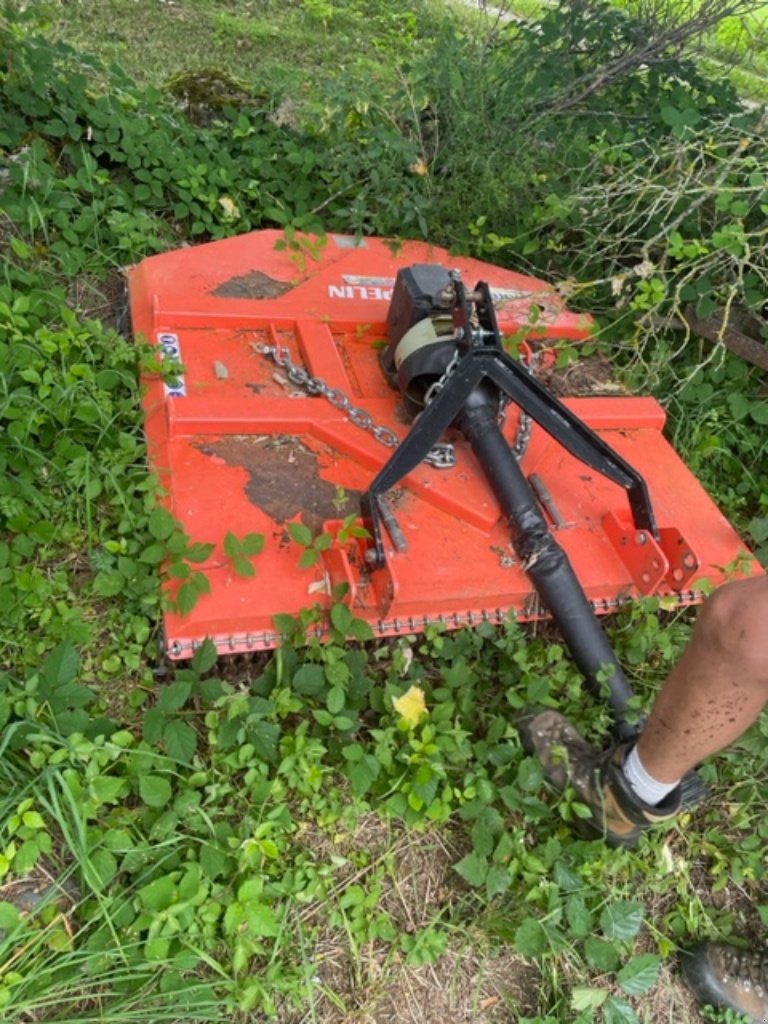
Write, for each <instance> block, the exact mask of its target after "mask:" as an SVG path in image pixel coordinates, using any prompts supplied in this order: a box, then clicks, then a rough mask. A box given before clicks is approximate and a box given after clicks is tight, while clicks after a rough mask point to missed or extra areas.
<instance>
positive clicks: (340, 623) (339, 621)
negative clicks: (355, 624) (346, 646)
mask: <svg viewBox="0 0 768 1024" xmlns="http://www.w3.org/2000/svg"><path fill="white" fill-rule="evenodd" d="M353 618H354V616H353V615H352V612H351V611H350V609H349V608H348V606H347V605H345V604H334V605H332V606H331V622H332V623H333V625H334V626H335V628H336V629H338V631H339V632H340V633H341V634H343V635H344V636H346V635H347V631H348V630H349V626H350V623H351V622H352V619H353Z"/></svg>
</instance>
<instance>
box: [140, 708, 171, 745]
mask: <svg viewBox="0 0 768 1024" xmlns="http://www.w3.org/2000/svg"><path fill="white" fill-rule="evenodd" d="M166 721H167V719H166V717H165V715H164V714H163V712H162V711H161V710H160V708H157V707H155V708H148V709H147V710H146V711H145V712H144V717H143V718H142V720H141V734H142V736H143V737H144V740H145V742H146V743H149V745H150V746H152V747H153V746H154V745H155V744H156V743H158V742H159V740H160V737H161V736H162V735H163V729H164V728H165V723H166Z"/></svg>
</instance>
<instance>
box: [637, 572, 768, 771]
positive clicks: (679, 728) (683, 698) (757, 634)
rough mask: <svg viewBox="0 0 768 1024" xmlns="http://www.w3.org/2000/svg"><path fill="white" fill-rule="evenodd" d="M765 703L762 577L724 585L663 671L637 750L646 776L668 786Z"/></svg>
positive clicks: (767, 650) (767, 607)
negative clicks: (675, 658) (675, 659)
mask: <svg viewBox="0 0 768 1024" xmlns="http://www.w3.org/2000/svg"><path fill="white" fill-rule="evenodd" d="M766 701H768V577H766V576H758V577H754V578H752V579H749V580H742V581H739V582H738V583H729V584H726V585H725V586H724V587H721V588H720V590H718V591H716V592H715V594H713V595H712V597H710V598H709V599H708V600H707V602H706V603H705V605H704V606H703V608H702V610H701V612H700V614H699V618H698V620H697V622H696V627H695V629H694V632H693V636H692V638H691V641H690V643H689V644H688V646H687V648H686V649H685V652H684V654H683V656H682V657H681V659H680V661H679V662H678V663H677V665H676V666H675V667H674V669H673V670H672V672H671V673H670V674H669V676H668V678H667V680H666V682H665V683H664V686H663V687H662V690H661V693H660V694H659V696H658V698H657V700H656V703H655V704H654V707H653V710H652V711H651V715H650V717H649V719H648V723H647V725H646V726H645V729H644V730H643V734H642V736H641V737H640V739H639V740H638V744H637V751H638V754H639V756H640V759H641V761H642V763H643V766H644V767H645V769H646V771H647V772H648V773H649V774H650V775H652V776H653V777H654V778H655V779H658V780H659V781H660V782H673V781H675V780H676V779H679V778H681V776H683V775H684V774H685V773H686V772H687V771H688V770H689V769H690V768H693V767H694V765H696V764H698V763H699V762H700V761H702V760H703V759H704V758H705V757H708V756H709V755H710V754H714V753H716V752H717V751H718V750H722V749H723V748H724V747H726V746H728V744H729V743H731V742H733V740H735V739H736V738H737V737H738V736H740V735H741V734H742V733H743V732H744V731H745V730H746V729H748V728H749V726H750V725H752V723H753V722H754V721H755V720H756V719H757V717H758V715H759V714H760V711H761V710H762V708H763V707H764V706H765V704H766Z"/></svg>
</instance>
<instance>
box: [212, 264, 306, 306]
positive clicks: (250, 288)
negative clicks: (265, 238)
mask: <svg viewBox="0 0 768 1024" xmlns="http://www.w3.org/2000/svg"><path fill="white" fill-rule="evenodd" d="M292 287H293V285H291V284H290V282H288V281H276V280H275V278H274V277H270V276H269V275H268V274H264V273H263V272H262V271H261V270H249V271H248V273H247V274H239V275H237V276H236V277H230V278H229V280H227V281H222V282H221V284H220V285H217V286H216V287H215V288H214V289H213V294H214V295H218V296H220V297H221V298H224V299H276V298H277V297H278V295H284V294H285V293H286V292H289V291H290V290H291V288H292Z"/></svg>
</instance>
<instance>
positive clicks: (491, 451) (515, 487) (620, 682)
mask: <svg viewBox="0 0 768 1024" xmlns="http://www.w3.org/2000/svg"><path fill="white" fill-rule="evenodd" d="M456 426H457V427H458V428H459V430H460V431H461V432H462V433H463V434H464V436H465V437H466V438H467V440H468V441H469V443H470V444H471V445H472V450H473V452H474V453H475V456H476V457H477V459H478V461H479V462H480V464H481V465H482V467H483V469H484V470H485V473H486V475H487V477H488V480H489V482H490V484H491V486H492V488H493V490H494V493H495V494H496V497H497V498H498V501H499V504H500V505H501V508H502V510H503V511H504V513H505V515H506V516H508V517H509V523H510V527H511V530H512V540H513V544H514V546H515V550H516V552H517V554H518V556H519V558H520V560H521V562H522V564H523V568H524V569H525V571H526V572H527V573H528V575H529V576H530V577H531V580H532V581H533V583H534V586H535V587H536V590H537V592H538V594H539V596H540V597H541V600H542V602H543V603H544V605H545V607H546V608H547V609H548V611H549V612H550V614H551V615H552V618H553V619H554V621H555V623H556V624H557V627H558V629H559V630H560V632H561V633H562V635H563V639H564V640H565V642H566V644H567V645H568V647H569V649H570V651H571V653H572V654H573V658H574V661H575V662H576V664H577V665H578V667H579V668H580V669H581V671H582V672H583V673H584V676H585V678H586V680H587V682H588V683H589V685H590V686H591V688H592V689H593V690H594V691H595V692H596V693H597V694H600V683H599V673H601V670H602V671H603V673H604V672H605V671H606V670H607V671H608V675H607V683H608V686H609V690H610V695H609V701H610V704H611V707H612V708H613V714H614V719H615V721H616V725H617V731H618V733H619V735H620V736H630V735H632V734H634V732H635V729H634V727H633V726H632V725H630V724H629V723H628V722H627V721H626V713H627V710H628V701H629V699H630V697H631V696H632V690H631V688H630V686H629V683H628V682H627V679H626V677H625V676H624V673H623V671H622V669H621V666H620V665H619V663H618V661H617V659H616V655H615V654H614V653H613V650H612V649H611V645H610V644H609V643H608V639H607V637H606V635H605V633H604V632H603V629H602V626H601V625H600V623H599V622H598V620H597V618H596V617H595V613H594V611H593V610H592V607H591V606H590V604H589V601H588V600H587V597H586V594H585V593H584V591H583V589H582V587H581V584H580V583H579V580H578V578H577V576H576V573H575V572H574V571H573V566H572V565H571V563H570V561H569V560H568V556H567V555H566V553H565V551H564V550H563V549H562V548H561V547H560V545H559V544H558V543H557V541H556V540H555V538H554V537H553V535H552V533H551V531H550V529H549V527H548V525H547V522H546V520H545V519H544V516H543V515H542V513H541V511H540V509H539V506H538V504H537V502H536V498H535V496H534V494H533V491H532V490H531V488H530V485H529V484H528V481H527V480H526V479H525V475H524V474H523V471H522V470H521V469H520V467H519V466H518V464H517V459H516V458H515V456H514V454H513V453H512V451H511V449H510V447H509V444H508V443H507V441H506V439H505V438H504V435H503V434H502V432H501V430H500V428H499V425H498V413H497V399H496V397H495V389H493V388H489V387H488V386H487V385H480V386H479V387H478V388H476V389H475V391H473V392H472V394H471V395H470V396H469V398H468V399H467V401H466V402H465V404H464V406H463V408H462V411H461V413H460V415H459V417H458V419H457V420H456Z"/></svg>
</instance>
